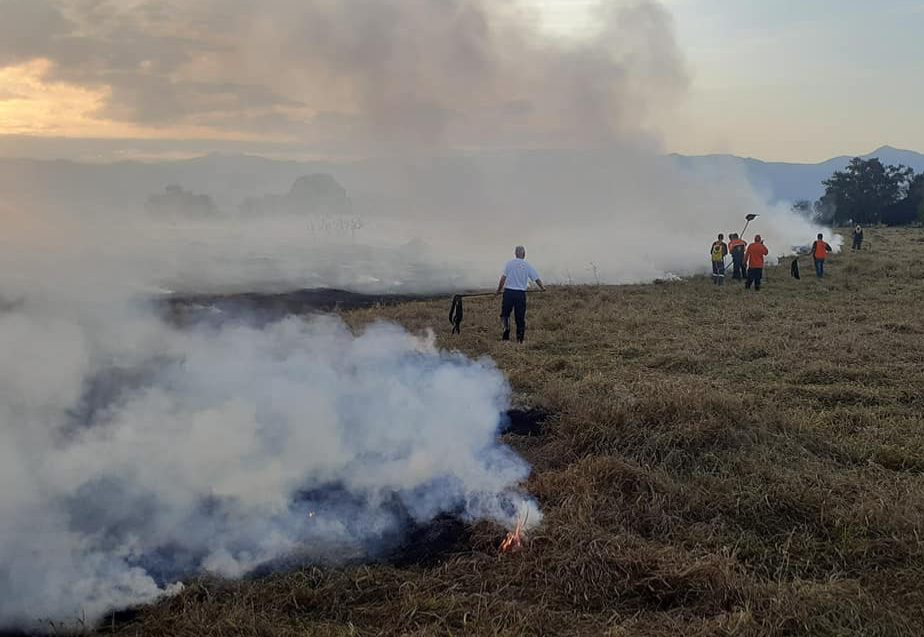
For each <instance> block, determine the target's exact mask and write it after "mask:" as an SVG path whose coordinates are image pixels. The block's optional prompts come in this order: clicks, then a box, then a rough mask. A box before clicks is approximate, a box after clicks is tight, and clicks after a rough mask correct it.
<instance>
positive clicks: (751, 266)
mask: <svg viewBox="0 0 924 637" xmlns="http://www.w3.org/2000/svg"><path fill="white" fill-rule="evenodd" d="M769 252H770V251H769V250H767V246H765V245H764V240H763V239H761V238H760V235H759V234H758V235H755V236H754V243H752V244H751V245H749V246H748V249H747V250H745V251H744V258H745V259H746V261H747V266H748V278H747V281H745V283H744V287H745V288H746V289H748V290H750V289H751V285H752V284H753V285H754V290H755V291H758V290H760V281H761V279H763V278H764V257H765V256H767V254H768V253H769Z"/></svg>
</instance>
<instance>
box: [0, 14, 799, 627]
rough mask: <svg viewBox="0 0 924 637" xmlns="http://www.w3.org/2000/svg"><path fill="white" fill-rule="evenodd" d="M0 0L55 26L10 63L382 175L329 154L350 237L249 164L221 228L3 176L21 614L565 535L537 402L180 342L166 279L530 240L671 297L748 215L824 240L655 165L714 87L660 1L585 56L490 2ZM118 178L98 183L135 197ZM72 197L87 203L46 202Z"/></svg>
mask: <svg viewBox="0 0 924 637" xmlns="http://www.w3.org/2000/svg"><path fill="white" fill-rule="evenodd" d="M604 4H607V5H609V4H612V3H604ZM0 5H2V6H3V8H4V21H3V22H4V26H3V27H2V29H0V30H3V31H4V32H6V29H12V31H10V33H19V32H29V33H33V34H34V35H36V37H32V38H25V39H24V38H0V40H2V43H0V64H5V63H18V62H21V61H23V60H26V59H30V58H32V57H42V58H45V59H48V60H50V61H51V63H52V67H51V68H52V71H51V72H52V74H53V79H56V80H61V81H67V82H75V83H83V84H86V85H88V86H96V85H104V86H106V87H108V88H109V89H110V93H109V94H108V95H109V96H108V98H107V101H106V102H105V104H104V105H103V108H102V112H103V113H104V114H105V115H106V116H107V117H110V118H113V119H114V120H119V121H124V122H130V123H134V124H146V125H148V124H149V125H153V126H166V125H167V124H168V123H169V122H181V123H184V124H187V125H196V126H207V127H210V128H212V129H214V131H219V132H222V133H223V134H224V133H228V131H229V130H231V129H234V130H236V131H238V132H246V133H248V134H249V133H253V132H254V131H261V132H267V131H269V132H271V133H272V134H273V135H275V136H278V137H280V138H286V139H291V138H297V139H299V140H300V142H299V143H300V144H303V146H299V147H304V148H310V149H312V150H313V152H316V153H327V154H335V153H336V154H339V155H341V156H351V157H358V156H363V157H368V158H369V159H367V160H365V161H362V162H342V163H330V164H326V165H325V170H326V172H329V173H331V174H333V175H334V177H336V178H337V179H338V181H339V182H340V183H342V184H343V185H344V186H345V187H346V191H347V192H348V193H349V194H350V197H351V198H352V199H353V203H354V204H355V209H354V210H353V211H352V212H351V214H352V215H354V216H355V217H357V218H359V219H361V224H355V223H352V222H350V224H347V225H337V223H332V224H327V225H324V224H314V225H312V223H313V222H312V223H308V221H309V220H306V219H305V218H303V217H299V216H297V215H293V214H290V212H289V211H286V212H285V213H282V214H279V215H265V216H260V217H252V218H246V217H242V216H240V215H236V214H231V213H228V212H227V209H228V208H233V207H234V206H235V205H236V204H239V203H240V199H237V200H234V201H231V202H229V201H228V197H227V190H233V189H234V188H236V187H238V186H239V184H238V183H237V182H238V181H240V179H241V174H244V176H245V177H252V176H253V175H250V174H249V173H247V171H243V172H242V173H236V172H234V171H231V170H228V171H225V172H222V171H221V170H216V171H214V173H213V174H212V177H214V179H211V180H210V181H209V182H208V183H195V181H193V178H191V177H190V178H188V179H183V178H182V176H181V179H179V181H180V182H182V183H181V185H182V187H183V188H186V189H188V190H185V191H184V190H181V191H175V192H180V193H181V194H183V193H185V194H186V195H187V196H189V197H192V198H193V199H196V197H197V195H193V194H191V193H201V194H207V195H210V196H213V197H214V198H215V200H216V201H219V202H221V203H222V205H223V207H224V208H225V210H224V213H222V212H220V211H217V210H212V207H211V206H210V205H209V206H206V208H207V209H208V210H209V215H208V217H207V218H203V219H198V220H192V219H187V218H183V217H182V216H180V217H176V216H173V217H171V218H170V219H166V220H165V219H156V218H152V216H151V215H150V214H149V213H145V212H144V211H142V210H140V208H141V205H140V204H141V202H143V201H144V197H146V196H147V195H150V194H152V193H153V192H161V191H162V189H163V187H164V186H167V185H169V184H167V183H156V184H153V185H152V182H156V181H157V179H158V177H152V178H151V179H150V180H149V181H144V180H142V183H144V184H146V187H147V186H148V185H152V187H151V188H150V189H149V190H147V191H139V192H131V193H130V195H131V197H135V198H136V201H137V202H138V204H139V205H138V208H139V209H132V208H131V207H128V206H121V205H119V206H116V205H108V204H107V205H101V204H99V203H97V200H96V199H93V203H87V201H81V199H80V197H76V196H71V194H69V193H72V192H76V191H77V190H80V188H77V187H74V190H68V188H70V187H71V185H72V184H71V182H70V181H68V180H67V179H63V178H62V177H61V173H58V172H54V173H53V176H52V177H51V178H49V179H47V180H46V181H45V182H41V181H30V180H28V179H19V178H14V179H6V180H4V182H3V183H4V184H6V185H5V189H6V190H7V192H5V193H4V195H7V196H6V197H5V201H6V202H7V203H6V204H4V205H5V207H3V208H0V214H2V215H3V220H4V233H3V237H2V238H0V248H2V249H0V266H2V267H0V351H2V352H3V357H2V361H0V425H2V426H0V483H2V484H3V485H4V488H3V491H2V494H0V540H2V541H0V626H3V625H9V624H12V623H28V622H32V621H34V620H37V619H40V618H46V617H51V618H57V619H62V618H65V619H66V618H73V617H76V616H78V615H79V614H80V613H81V612H85V613H86V614H87V615H88V616H90V617H96V616H97V615H98V614H99V613H101V612H103V611H105V610H107V609H110V608H113V607H119V606H124V605H129V604H135V603H139V602H144V601H147V600H150V599H153V598H155V597H156V596H158V595H160V594H162V593H163V592H164V591H166V590H168V588H169V585H170V584H171V583H173V582H175V581H176V580H177V578H179V577H181V576H182V575H184V574H186V573H189V572H195V571H200V570H208V571H214V572H218V573H221V574H225V575H231V576H236V575H240V574H242V573H244V572H246V571H247V570H249V569H251V568H253V567H255V566H257V565H260V564H263V563H266V562H267V561H272V560H276V559H280V558H285V557H289V556H292V555H293V554H294V555H296V556H302V557H305V558H307V559H329V560H337V559H343V558H344V557H348V556H354V555H362V554H366V553H368V552H370V551H374V550H375V549H376V547H377V546H379V545H380V544H381V542H382V541H383V538H386V537H388V536H389V535H391V534H398V533H400V532H401V530H402V528H404V526H406V524H407V521H408V520H427V519H429V518H432V517H433V516H434V515H437V514H438V513H440V512H444V511H452V512H455V513H458V514H460V515H462V516H464V517H467V518H489V519H494V520H497V521H500V522H502V523H505V524H510V523H511V522H512V521H513V520H515V518H516V516H517V514H518V512H519V511H520V510H522V509H523V508H527V509H532V511H531V514H530V516H529V519H530V521H531V522H532V523H535V522H538V520H539V519H540V518H541V515H540V514H539V513H538V511H537V510H535V505H534V504H533V503H532V502H531V501H530V500H529V499H528V498H526V497H524V496H523V495H521V494H519V493H518V492H517V491H516V487H517V484H518V483H519V482H520V481H521V480H522V479H523V478H524V477H525V476H526V475H527V473H528V467H526V466H525V465H524V463H523V462H522V461H521V460H519V459H518V458H517V457H515V456H514V455H513V454H512V453H511V452H510V451H509V450H508V449H506V448H505V447H503V446H499V445H498V444H497V442H496V429H497V426H498V419H499V414H500V412H502V411H503V410H504V409H505V408H506V406H507V403H508V392H509V390H508V387H507V384H506V382H505V380H504V379H503V377H502V375H501V374H500V373H499V372H498V371H497V370H496V369H494V368H493V367H492V366H491V365H490V364H489V363H486V362H472V361H469V360H465V359H463V358H460V357H458V356H454V355H449V354H445V353H440V352H438V351H436V350H435V349H434V347H433V345H432V343H431V342H430V341H429V340H428V339H426V338H420V337H415V336H411V335H408V334H406V333H404V332H403V331H401V330H400V329H398V328H396V327H393V326H385V325H382V326H377V327H374V328H371V329H370V330H368V331H367V332H365V333H363V334H361V335H359V336H354V335H352V334H351V333H349V331H348V330H346V328H345V327H344V326H343V325H341V324H339V323H338V322H336V321H334V320H328V319H316V320H311V321H308V322H303V321H299V320H295V319H289V320H284V321H282V322H279V323H273V324H271V325H269V326H267V327H266V328H265V329H256V328H254V327H248V326H246V325H245V324H236V323H233V322H228V323H224V324H221V325H220V326H218V327H211V328H208V329H206V328H204V327H203V328H197V329H190V330H186V331H182V330H178V329H175V328H174V327H171V326H169V325H167V324H165V323H164V322H163V321H162V320H161V319H160V318H158V315H157V313H156V312H155V311H154V310H153V309H152V304H151V302H150V300H151V298H152V297H156V296H158V295H159V294H161V293H162V290H163V289H165V288H166V289H172V290H183V291H193V292H203V293H206V292H212V291H225V290H235V291H240V290H256V289H258V290H266V289H269V288H270V287H276V288H291V287H318V286H325V285H326V286H332V285H333V286H340V287H351V288H355V289H378V290H400V291H403V292H413V291H434V290H449V289H456V288H459V287H475V286H481V285H489V284H492V283H494V282H496V276H497V274H498V273H497V267H498V266H499V264H500V263H502V262H503V261H504V260H506V259H507V258H509V253H510V252H511V249H512V246H513V245H515V244H517V243H525V244H526V245H527V247H528V249H529V251H530V257H531V259H532V260H533V261H534V263H535V264H536V265H537V266H538V268H539V269H540V271H541V272H542V273H543V278H544V279H545V280H546V281H548V282H553V283H554V282H564V281H573V282H582V281H585V282H586V281H591V280H595V279H599V280H601V281H603V282H614V283H615V282H626V281H641V280H646V279H652V278H655V277H658V276H662V275H664V274H665V273H666V272H674V273H679V274H683V273H691V272H698V271H700V270H702V269H703V268H704V267H705V265H706V261H707V250H708V246H709V243H710V242H711V240H712V239H713V237H714V234H715V233H716V232H720V231H724V232H726V233H728V232H732V231H735V230H738V229H739V228H738V225H739V224H740V223H741V222H742V217H743V215H744V214H745V213H746V212H761V213H762V217H761V218H760V220H759V221H758V223H757V224H755V229H756V230H757V231H759V232H761V233H762V234H763V235H764V237H765V239H766V241H767V243H768V244H769V246H770V248H771V250H774V251H775V252H776V253H777V254H781V253H783V252H785V251H786V250H787V249H788V247H789V246H792V245H794V244H804V243H807V242H809V241H810V240H811V238H812V237H813V235H814V233H815V232H816V228H814V227H813V226H812V225H811V224H809V223H807V222H806V221H804V220H802V219H801V218H798V217H796V216H794V215H792V214H791V213H790V212H789V211H788V210H785V209H768V208H767V207H766V206H763V205H762V201H761V199H760V198H759V197H758V196H757V195H756V194H755V193H754V192H753V191H752V189H751V188H750V187H749V186H748V184H747V182H746V180H745V179H744V177H743V176H741V175H733V174H725V173H723V174H710V175H693V174H689V173H684V172H681V171H679V170H677V169H676V168H675V167H674V166H673V165H672V164H671V162H670V161H669V160H667V159H664V158H659V157H657V156H656V152H657V151H658V145H657V142H656V136H655V135H654V134H653V133H652V130H654V129H655V127H656V123H657V119H658V117H660V116H661V113H662V112H663V111H664V105H665V104H667V103H669V102H670V101H672V100H675V99H679V98H680V96H681V95H682V92H683V87H684V85H685V82H686V80H685V76H686V74H685V70H684V68H683V64H682V61H681V57H680V55H679V53H678V51H677V49H676V45H675V43H674V39H673V31H672V25H671V21H670V16H669V15H668V14H667V13H666V12H665V10H664V9H663V8H662V7H661V6H660V5H658V4H657V3H655V2H646V1H641V2H625V3H615V5H616V8H615V9H609V10H605V11H604V10H601V13H600V31H599V33H598V34H597V35H596V36H593V37H591V38H589V39H587V40H584V41H581V42H564V41H551V40H546V39H544V38H543V37H542V36H541V35H540V33H539V32H538V31H537V29H536V27H535V24H533V23H531V22H530V21H529V20H527V19H525V16H524V14H523V13H522V12H521V11H520V10H518V9H516V8H515V6H514V5H512V4H508V3H495V2H487V1H485V2H477V1H474V0H472V1H462V0H450V1H443V0H439V1H437V0H395V1H393V2H365V1H361V0H329V1H328V0H314V1H310V2H305V1H302V0H299V1H294V0H292V1H288V0H271V1H268V2H261V3H252V2H249V1H244V0H240V1H238V0H234V1H232V2H229V1H227V0H221V1H218V0H199V1H196V2H188V3H187V2H184V3H177V4H176V5H168V4H167V3H158V2H154V3H136V2H122V3H120V2H113V3H85V2H67V1H65V2H55V3H52V2H44V1H42V0H34V1H33V0H30V1H29V2H20V1H10V0H7V1H6V2H0ZM43 11H44V12H46V13H43ZM30 25H31V26H30ZM42 25H45V27H48V28H52V27H53V31H54V32H53V33H45V34H42V35H43V37H38V35H37V34H35V33H34V32H35V31H36V30H37V29H38V30H40V29H41V28H42ZM26 27H28V29H27V28H26ZM174 27H176V28H174ZM29 29H31V31H30V30H29ZM168 34H169V35H168ZM44 36H47V37H44ZM168 53H169V54H168ZM268 69H272V72H268ZM503 148H518V149H521V150H517V151H507V150H501V149H503ZM523 148H533V149H534V150H522V149H523ZM541 148H546V149H547V148H557V149H565V150H539V149H541ZM461 149H464V150H461ZM19 169H22V167H17V170H19ZM58 169H60V170H64V169H63V168H61V167H55V170H58ZM107 170H109V169H107V168H100V169H98V171H97V172H92V171H91V170H90V169H86V170H84V169H81V171H82V172H80V173H79V175H81V176H78V178H76V179H75V180H74V183H78V184H84V183H86V180H87V179H89V177H87V175H90V174H91V173H92V174H94V175H97V176H101V178H102V179H103V180H102V181H99V182H96V183H95V184H94V185H93V187H88V190H91V191H92V194H93V195H94V196H96V195H99V193H100V191H103V192H105V191H107V189H110V188H111V189H112V191H113V192H116V191H117V192H119V193H120V196H123V199H124V200H127V198H128V195H125V193H124V192H123V191H124V190H125V189H126V186H125V185H124V184H123V183H122V181H121V178H120V177H113V178H112V179H111V181H108V182H107V181H105V179H106V176H107V175H110V174H112V175H117V174H118V175H121V174H122V173H108V172H107ZM113 170H114V169H113ZM133 170H134V169H133ZM137 170H138V171H141V170H142V169H140V168H139V169H137ZM152 170H153V169H152ZM266 170H267V171H270V172H271V171H272V168H268V169H266ZM16 174H17V175H18V174H19V173H16ZM257 181H259V180H257ZM270 181H272V179H271V178H269V177H266V179H264V181H263V182H261V183H268V182H270ZM35 183H40V184H44V185H43V187H42V188H40V189H38V190H36V189H35V188H34V184H35ZM46 186H47V189H57V190H58V191H59V193H63V194H61V196H60V197H59V198H58V200H57V201H54V202H49V201H41V202H40V201H39V199H41V198H43V197H44V194H45V189H46V188H45V187H46ZM154 186H156V187H154ZM280 191H282V190H281V189H280V188H278V187H277V186H272V187H270V186H267V187H265V188H264V189H263V190H261V191H253V192H249V193H247V195H248V196H251V197H257V198H259V197H262V196H264V195H266V194H267V193H272V192H280ZM196 200H197V201H199V199H196ZM270 200H272V201H275V199H270ZM63 201H66V203H63ZM258 201H267V200H266V199H263V200H258ZM311 228H314V230H312V229H311ZM317 228H321V229H322V230H320V231H319V230H317ZM330 228H334V229H335V230H336V229H337V228H341V229H343V228H346V229H347V230H348V231H344V232H340V233H339V234H337V232H334V233H329V232H328V233H327V234H325V232H327V230H329V229H330ZM325 229H327V230H325Z"/></svg>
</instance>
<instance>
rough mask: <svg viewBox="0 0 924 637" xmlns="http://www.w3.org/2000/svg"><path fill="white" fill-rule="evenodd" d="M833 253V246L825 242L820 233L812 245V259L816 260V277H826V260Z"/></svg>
mask: <svg viewBox="0 0 924 637" xmlns="http://www.w3.org/2000/svg"><path fill="white" fill-rule="evenodd" d="M829 252H831V246H830V245H829V244H828V242H827V241H825V240H824V235H822V234H821V233H820V232H819V233H818V239H816V240H815V242H814V243H813V244H812V259H814V260H815V275H816V276H817V277H818V278H819V279H821V278H823V277H824V275H825V259H826V258H827V257H828V253H829Z"/></svg>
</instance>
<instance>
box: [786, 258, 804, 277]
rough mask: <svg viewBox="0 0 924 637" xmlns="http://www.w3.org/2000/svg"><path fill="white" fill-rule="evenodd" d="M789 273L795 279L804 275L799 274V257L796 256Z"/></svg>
mask: <svg viewBox="0 0 924 637" xmlns="http://www.w3.org/2000/svg"><path fill="white" fill-rule="evenodd" d="M789 273H790V274H791V275H792V278H794V279H801V278H802V275H801V274H799V259H796V258H794V259H793V260H792V264H791V265H790V266H789Z"/></svg>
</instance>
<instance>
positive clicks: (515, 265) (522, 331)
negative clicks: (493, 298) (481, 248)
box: [495, 246, 545, 343]
mask: <svg viewBox="0 0 924 637" xmlns="http://www.w3.org/2000/svg"><path fill="white" fill-rule="evenodd" d="M514 256H515V258H513V259H511V260H510V261H508V262H507V264H506V265H505V266H504V273H503V274H502V275H501V278H500V281H499V282H498V284H497V292H495V295H499V294H501V293H502V292H503V294H504V296H503V299H502V301H501V326H502V327H503V330H504V332H503V334H502V335H501V340H503V341H509V340H510V314H511V313H513V318H514V321H516V325H517V342H518V343H522V342H523V339H524V338H525V337H526V288H528V287H529V282H530V281H535V283H536V285H537V286H539V289H540V290H543V291H544V290H545V286H544V285H542V280H541V279H540V278H539V273H538V272H536V269H535V268H533V266H531V265H530V264H529V262H528V261H527V260H526V248H524V247H523V246H517V247H516V249H515V250H514Z"/></svg>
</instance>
